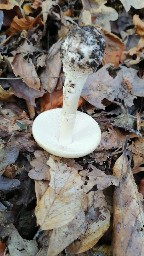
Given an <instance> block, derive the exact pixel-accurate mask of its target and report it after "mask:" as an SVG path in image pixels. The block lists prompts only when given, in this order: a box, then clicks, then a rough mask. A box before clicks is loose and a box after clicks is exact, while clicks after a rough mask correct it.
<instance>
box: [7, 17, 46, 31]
mask: <svg viewBox="0 0 144 256" xmlns="http://www.w3.org/2000/svg"><path fill="white" fill-rule="evenodd" d="M37 25H42V20H41V18H40V17H39V16H37V17H36V18H33V17H30V16H27V17H25V18H20V19H19V18H18V17H17V16H15V17H14V18H13V20H12V22H11V25H10V28H9V29H8V30H7V31H6V33H7V34H8V35H13V34H15V33H17V32H21V31H23V30H29V29H31V28H33V27H35V26H37Z"/></svg>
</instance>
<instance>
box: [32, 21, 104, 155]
mask: <svg viewBox="0 0 144 256" xmlns="http://www.w3.org/2000/svg"><path fill="white" fill-rule="evenodd" d="M104 48H105V41H104V38H103V37H102V35H101V34H100V32H99V31H98V30H97V29H96V28H94V27H92V26H84V27H76V28H73V29H72V30H71V31H70V32H69V33H68V35H67V37H66V39H65V40H64V42H63V43H62V46H61V56H62V62H63V69H64V72H65V76H66V78H65V83H64V87H63V107H62V110H61V109H53V110H48V111H45V112H43V113H42V114H40V115H39V116H38V117H37V118H36V119H35V121H34V123H33V128H32V132H33V136H34V138H35V140H36V141H37V143H38V144H39V145H40V146H41V147H42V148H44V149H45V150H47V151H48V152H50V153H52V154H54V155H56V156H61V157H75V158H76V157H81V156H84V155H87V154H89V153H91V152H92V151H93V150H95V148H96V147H97V146H98V144H99V142H100V139H101V131H100V128H99V126H98V124H97V122H96V121H95V120H93V119H92V118H91V117H90V116H88V115H87V114H85V113H82V112H79V111H77V107H78V100H79V97H80V94H81V91H82V88H83V86H84V84H85V82H86V79H87V77H88V75H89V74H91V73H93V72H95V71H96V70H97V67H98V66H99V65H100V64H101V61H102V57H103V53H104Z"/></svg>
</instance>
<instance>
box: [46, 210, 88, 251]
mask: <svg viewBox="0 0 144 256" xmlns="http://www.w3.org/2000/svg"><path fill="white" fill-rule="evenodd" d="M85 229H86V224H85V214H84V211H82V210H81V211H80V212H79V213H78V215H77V216H76V217H75V218H74V220H73V221H72V222H70V223H69V224H67V225H65V226H63V227H60V228H56V229H54V230H53V231H52V233H51V235H50V240H49V247H48V254H47V256H57V255H58V254H59V253H60V252H62V251H63V250H64V249H65V248H66V247H67V246H68V245H70V244H71V243H72V242H74V241H75V240H76V239H77V238H78V237H79V236H80V235H81V234H82V233H84V231H85Z"/></svg>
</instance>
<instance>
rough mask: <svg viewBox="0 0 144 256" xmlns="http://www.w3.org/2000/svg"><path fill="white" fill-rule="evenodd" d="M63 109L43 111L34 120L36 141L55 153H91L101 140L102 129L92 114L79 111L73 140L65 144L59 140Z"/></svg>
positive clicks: (76, 156)
mask: <svg viewBox="0 0 144 256" xmlns="http://www.w3.org/2000/svg"><path fill="white" fill-rule="evenodd" d="M60 118H61V109H60V108H59V109H52V110H48V111H45V112H43V113H41V114H40V115H39V116H38V117H37V118H36V119H35V121H34V123H33V127H32V132H33V136H34V138H35V140H36V142H37V143H38V144H39V145H40V146H41V147H42V148H43V149H45V150H46V151H48V152H50V153H51V154H53V155H56V156H60V157H65V158H78V157H82V156H85V155H88V154H90V153H91V152H93V151H94V150H95V148H96V147H97V146H98V144H99V143H100V140H101V130H100V128H99V125H98V124H97V122H95V120H94V119H92V118H91V116H89V115H87V114H85V113H82V112H80V111H77V115H76V122H75V127H74V132H73V142H72V143H70V144H69V145H67V146H65V145H62V144H61V143H60V142H59V127H60Z"/></svg>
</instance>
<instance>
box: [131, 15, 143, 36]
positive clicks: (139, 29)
mask: <svg viewBox="0 0 144 256" xmlns="http://www.w3.org/2000/svg"><path fill="white" fill-rule="evenodd" d="M133 23H134V26H135V29H136V33H137V34H138V35H139V36H144V22H143V21H142V20H141V19H140V18H139V16H138V15H136V14H135V15H134V16H133Z"/></svg>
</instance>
